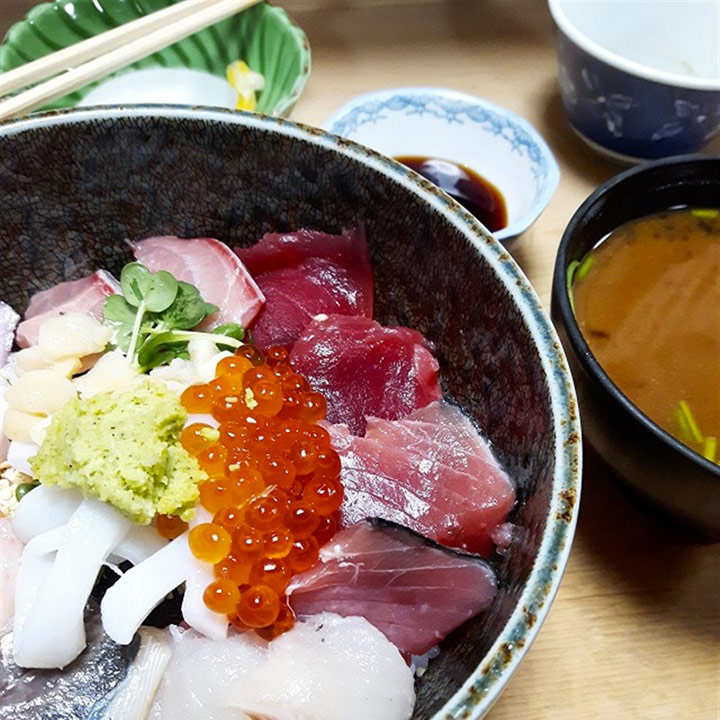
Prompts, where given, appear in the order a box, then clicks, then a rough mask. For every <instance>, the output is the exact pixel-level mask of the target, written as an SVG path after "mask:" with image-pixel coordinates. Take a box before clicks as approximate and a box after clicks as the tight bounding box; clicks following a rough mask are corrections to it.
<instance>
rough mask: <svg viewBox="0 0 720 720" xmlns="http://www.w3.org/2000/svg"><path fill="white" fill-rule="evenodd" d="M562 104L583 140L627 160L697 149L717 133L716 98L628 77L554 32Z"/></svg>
mask: <svg viewBox="0 0 720 720" xmlns="http://www.w3.org/2000/svg"><path fill="white" fill-rule="evenodd" d="M556 48H557V55H558V64H559V68H558V82H559V85H560V93H561V95H562V100H563V104H564V105H565V110H566V111H567V114H568V118H569V120H570V123H571V124H572V126H573V127H574V129H575V130H576V131H577V132H578V133H579V134H580V136H581V137H583V138H584V139H586V140H588V141H590V142H591V143H593V144H595V145H597V146H600V148H605V149H606V150H608V151H609V152H610V153H611V154H614V155H616V156H622V158H623V159H626V160H630V161H632V160H637V159H656V158H661V157H667V156H670V155H681V154H686V153H692V152H696V151H698V150H700V149H701V148H702V147H703V146H704V145H705V144H706V143H707V142H708V140H710V139H711V138H712V137H713V136H714V135H715V134H716V133H717V132H718V130H719V129H720V93H718V92H717V91H715V90H698V89H693V88H684V87H677V86H673V85H666V84H664V83H660V82H656V81H653V80H649V79H647V78H643V77H639V76H635V75H631V74H629V73H627V72H625V71H623V70H619V69H617V68H615V67H612V66H610V65H609V64H607V63H605V62H603V61H602V60H599V59H597V58H595V57H593V56H592V55H590V54H589V53H588V52H586V51H585V50H584V49H582V48H580V47H578V46H577V45H576V44H575V43H574V42H573V41H572V40H570V39H569V38H568V37H567V36H566V35H564V34H563V33H562V31H561V30H560V29H556Z"/></svg>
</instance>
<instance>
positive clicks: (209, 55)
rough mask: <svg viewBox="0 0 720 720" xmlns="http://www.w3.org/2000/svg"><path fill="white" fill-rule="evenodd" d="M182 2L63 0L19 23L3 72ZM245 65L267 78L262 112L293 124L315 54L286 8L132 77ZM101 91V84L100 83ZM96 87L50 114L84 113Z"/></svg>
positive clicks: (250, 13) (218, 32)
mask: <svg viewBox="0 0 720 720" xmlns="http://www.w3.org/2000/svg"><path fill="white" fill-rule="evenodd" d="M173 2H174V0H55V1H54V2H46V3H42V4H41V5H37V6H36V7H34V8H33V9H32V10H31V11H30V12H29V13H28V14H27V16H26V17H25V19H24V20H22V21H20V22H18V23H15V25H13V26H12V27H11V28H10V30H8V33H7V35H6V36H5V39H4V41H3V44H2V45H1V46H0V72H5V71H7V70H11V69H12V68H15V67H18V66H20V65H23V64H25V63H27V62H30V61H31V60H35V59H36V58H39V57H43V56H44V55H47V54H48V53H51V52H53V51H55V50H60V49H62V48H64V47H67V46H68V45H72V44H73V43H76V42H79V41H80V40H85V39H86V38H89V37H93V36H95V35H97V34H98V33H101V32H103V31H105V30H110V29H112V28H114V27H117V26H118V25H121V24H123V23H126V22H130V21H131V20H135V19H137V18H139V17H143V16H144V15H147V14H149V13H151V12H153V11H155V10H160V9H161V8H164V7H167V6H168V5H171V4H173ZM238 59H240V60H244V61H245V62H246V63H247V64H248V65H249V66H250V67H251V68H252V69H253V70H255V71H256V72H259V73H262V74H263V75H264V76H265V88H264V89H263V90H262V92H260V93H259V95H258V99H257V109H258V112H262V113H268V114H273V115H283V116H287V115H289V114H290V111H291V110H292V108H293V106H294V105H295V103H296V102H297V99H298V97H299V96H300V93H301V92H302V89H303V87H304V86H305V82H306V81H307V78H308V76H309V74H310V46H309V45H308V41H307V37H306V36H305V33H304V32H303V31H302V30H301V29H300V28H299V27H298V26H297V25H295V23H293V22H292V20H291V19H290V18H289V17H288V15H287V13H286V12H285V11H284V10H283V9H282V8H279V7H273V6H271V5H267V4H266V3H261V4H260V5H256V6H254V7H252V8H250V9H248V10H245V11H244V12H242V13H240V14H239V15H235V16H234V17H231V18H228V19H227V20H223V21H222V22H220V23H217V24H216V25H213V26H212V27H209V28H206V29H205V30H201V31H200V32H198V33H196V34H195V35H192V36H190V37H187V38H185V39H184V40H181V41H180V42H177V43H175V44H174V45H171V46H170V47H167V48H165V49H164V50H160V51H159V52H156V53H155V54H153V55H150V56H148V57H147V58H145V59H143V60H139V61H138V62H136V63H134V64H133V65H130V66H128V67H127V68H123V70H121V71H118V72H117V73H114V74H115V75H118V74H120V73H121V72H127V71H128V70H129V69H137V68H149V67H185V68H192V69H195V70H205V71H208V72H211V73H213V74H214V75H218V76H220V77H225V68H226V67H227V65H228V64H229V63H231V62H233V61H234V60H238ZM95 84H97V83H95ZM92 87H94V85H87V86H86V87H84V88H83V89H82V90H79V91H77V92H74V93H71V94H69V95H66V96H65V97H63V98H60V99H59V100H56V101H55V102H53V103H51V104H49V105H47V106H45V108H43V109H45V110H51V109H57V108H66V107H72V106H74V105H76V104H77V103H78V102H79V101H80V100H81V99H82V98H83V96H84V95H85V94H86V93H87V92H88V91H89V90H90V89H91V88H92Z"/></svg>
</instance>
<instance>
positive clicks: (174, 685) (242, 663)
mask: <svg viewBox="0 0 720 720" xmlns="http://www.w3.org/2000/svg"><path fill="white" fill-rule="evenodd" d="M170 634H171V636H172V638H173V656H172V659H171V660H170V663H169V665H168V668H167V670H166V672H165V677H164V678H163V681H162V683H161V685H160V688H159V690H158V694H157V696H156V698H155V704H154V705H153V707H152V710H151V711H150V714H149V716H148V720H177V719H178V718H182V720H249V719H248V718H247V716H246V715H245V714H244V713H241V712H240V711H239V710H238V709H237V708H229V707H221V706H220V704H219V699H220V697H221V696H222V694H223V693H224V692H225V691H226V689H227V688H228V687H232V686H234V685H235V684H237V682H238V680H239V679H240V678H241V677H242V676H243V675H245V674H246V673H247V672H248V671H249V670H250V668H252V667H254V666H255V665H258V664H259V663H261V662H263V659H264V658H265V655H266V647H267V643H266V642H265V641H264V640H262V639H260V638H259V637H258V636H257V635H256V634H255V633H245V634H244V635H237V634H234V635H232V636H231V637H229V638H228V639H227V640H223V641H220V642H218V641H216V640H210V639H209V638H206V637H203V636H202V635H200V634H199V633H197V632H195V631H194V630H181V629H180V628H177V627H171V628H170Z"/></svg>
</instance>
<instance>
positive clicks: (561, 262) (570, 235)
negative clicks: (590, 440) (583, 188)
mask: <svg viewBox="0 0 720 720" xmlns="http://www.w3.org/2000/svg"><path fill="white" fill-rule="evenodd" d="M719 161H720V155H706V154H702V153H693V154H688V155H676V156H673V157H669V158H663V159H661V160H656V161H653V162H647V163H644V164H643V165H640V166H638V167H633V168H629V169H628V170H624V171H623V172H621V173H619V174H618V175H615V176H614V177H612V178H610V179H609V180H608V181H606V182H604V183H603V184H602V185H600V187H598V188H597V189H596V190H595V191H594V192H593V193H591V194H590V195H589V196H588V197H587V198H586V200H585V201H584V202H583V203H582V205H580V207H579V208H578V209H577V210H576V211H575V213H574V214H573V216H572V217H571V218H570V221H569V222H568V224H567V227H566V228H565V231H564V232H563V235H562V238H561V240H560V245H559V246H558V251H557V255H556V256H555V268H554V274H553V283H552V302H553V304H554V305H555V304H556V305H557V308H558V310H559V312H560V316H561V318H562V323H563V325H564V327H565V331H566V333H567V337H568V340H569V342H570V345H571V347H572V350H573V353H574V354H575V356H576V358H577V360H578V362H579V363H580V365H581V366H582V368H583V370H584V371H585V372H587V373H588V375H589V376H590V377H591V378H592V379H593V380H594V381H595V382H597V383H599V384H600V386H601V387H602V389H603V390H604V391H605V392H606V393H607V394H608V395H610V397H611V398H612V399H613V401H614V402H615V403H617V404H618V405H619V406H620V407H621V408H622V409H623V410H624V412H625V413H626V414H628V415H630V416H631V417H632V418H633V419H634V420H635V421H637V422H638V423H639V424H640V425H641V426H642V427H643V428H644V429H645V430H646V431H647V432H649V433H650V434H652V435H653V436H654V437H655V438H656V439H658V440H660V441H661V442H662V443H663V444H664V445H666V446H668V447H670V448H671V449H672V450H673V451H675V452H677V453H679V454H680V455H682V456H684V457H685V458H686V459H687V460H689V461H691V462H693V463H694V464H695V465H697V466H698V467H699V468H701V469H703V470H704V471H706V472H708V473H710V474H713V475H715V476H716V478H717V479H718V480H720V466H719V465H717V464H716V463H714V462H712V461H711V460H708V459H707V458H705V457H703V456H702V455H701V454H700V453H699V452H697V451H695V450H693V449H692V448H691V447H689V446H688V445H686V444H685V443H684V442H682V441H681V440H679V439H678V438H676V437H675V436H674V435H671V434H670V433H669V432H668V431H667V430H665V429H664V428H662V427H660V425H658V424H657V423H656V422H655V421H654V420H652V419H651V418H650V417H649V416H648V415H646V414H645V413H644V412H643V411H642V410H641V409H640V408H639V407H638V406H637V405H636V404H635V403H634V402H633V401H632V400H631V399H630V398H629V397H628V396H627V395H626V394H625V393H624V392H623V391H622V390H621V389H620V388H619V387H618V386H617V385H616V384H615V382H614V381H613V380H612V379H611V377H610V376H609V375H608V373H607V372H606V371H605V369H604V368H603V366H602V365H601V364H600V362H599V361H598V359H597V358H596V357H595V355H594V354H593V352H592V350H591V349H590V346H589V345H588V343H587V341H586V340H585V336H584V335H583V333H582V331H581V330H580V326H579V324H578V322H577V318H576V317H575V313H574V312H573V309H572V306H571V305H570V298H569V295H568V291H567V282H566V272H567V266H568V247H569V245H570V243H571V242H572V240H573V239H574V234H575V231H576V229H577V227H578V225H579V224H580V222H581V221H582V220H583V218H584V217H585V216H586V215H587V213H588V211H589V210H590V209H591V208H592V207H593V206H594V205H595V204H596V203H598V201H602V200H603V199H605V198H606V196H607V195H608V194H609V193H610V192H612V191H613V190H615V189H616V188H617V186H619V185H622V184H624V183H625V182H626V181H627V180H629V179H630V178H633V177H635V176H636V175H641V174H643V173H646V172H652V171H653V170H655V169H657V168H658V167H663V166H672V165H684V164H687V163H695V162H702V163H706V162H707V163H712V162H716V163H717V162H719Z"/></svg>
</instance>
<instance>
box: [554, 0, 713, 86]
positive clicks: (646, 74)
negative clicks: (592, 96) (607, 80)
mask: <svg viewBox="0 0 720 720" xmlns="http://www.w3.org/2000/svg"><path fill="white" fill-rule="evenodd" d="M548 6H549V8H550V14H551V15H552V18H553V20H554V21H555V24H556V25H557V27H558V28H559V29H560V30H561V31H562V32H563V34H565V35H566V36H567V37H568V38H569V39H570V40H572V41H573V42H574V43H575V44H576V45H577V46H578V47H580V48H582V49H583V50H584V51H585V52H587V53H589V54H590V55H592V56H593V57H595V58H596V59H598V60H600V61H601V62H604V63H606V64H607V65H610V66H612V67H615V68H617V69H619V70H622V71H623V72H626V73H627V74H628V75H635V76H637V77H641V78H644V79H645V80H651V81H652V82H657V83H662V84H663V85H670V86H673V87H681V88H686V89H688V90H705V91H715V92H717V91H720V76H719V77H717V78H696V77H690V76H687V75H681V74H680V73H673V72H667V71H665V70H658V69H657V68H654V67H652V66H650V65H645V64H643V63H640V62H637V61H635V60H628V59H627V58H625V57H623V56H622V55H620V54H619V53H616V52H614V51H612V50H608V49H607V48H605V47H603V46H602V45H600V43H598V42H595V41H594V40H591V39H590V38H589V37H587V35H584V34H583V33H582V32H581V31H580V30H578V29H577V28H576V27H575V26H574V25H573V24H572V23H571V22H570V20H569V18H568V16H567V15H566V14H565V10H564V8H563V0H548Z"/></svg>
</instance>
